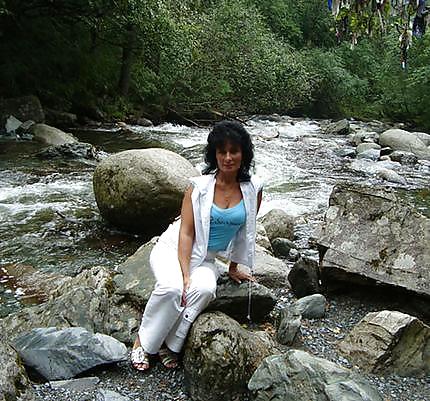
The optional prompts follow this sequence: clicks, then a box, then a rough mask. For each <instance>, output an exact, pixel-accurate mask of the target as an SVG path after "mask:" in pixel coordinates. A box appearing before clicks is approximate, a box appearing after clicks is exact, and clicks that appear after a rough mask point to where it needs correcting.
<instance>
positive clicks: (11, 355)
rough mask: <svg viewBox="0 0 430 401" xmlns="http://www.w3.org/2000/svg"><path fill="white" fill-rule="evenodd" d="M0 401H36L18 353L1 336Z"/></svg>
mask: <svg viewBox="0 0 430 401" xmlns="http://www.w3.org/2000/svg"><path fill="white" fill-rule="evenodd" d="M0 401H36V395H35V394H34V391H33V388H32V386H31V383H30V380H29V379H28V376H27V373H26V372H25V369H24V366H23V365H22V363H21V360H20V358H19V356H18V353H17V352H16V351H15V350H14V349H13V348H12V347H11V346H10V345H9V344H8V343H7V341H6V339H5V338H4V337H3V336H2V338H1V341H0Z"/></svg>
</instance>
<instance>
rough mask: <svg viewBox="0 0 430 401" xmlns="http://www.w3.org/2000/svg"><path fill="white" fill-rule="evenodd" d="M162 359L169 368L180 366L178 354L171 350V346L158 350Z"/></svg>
mask: <svg viewBox="0 0 430 401" xmlns="http://www.w3.org/2000/svg"><path fill="white" fill-rule="evenodd" d="M158 356H159V357H160V361H161V363H162V364H163V366H164V367H165V368H167V369H175V368H176V367H177V366H178V354H176V353H175V352H173V351H170V350H169V348H167V347H165V348H161V349H160V351H159V352H158Z"/></svg>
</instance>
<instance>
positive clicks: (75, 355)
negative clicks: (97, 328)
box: [13, 327, 127, 380]
mask: <svg viewBox="0 0 430 401" xmlns="http://www.w3.org/2000/svg"><path fill="white" fill-rule="evenodd" d="M13 344H14V347H15V348H16V350H17V351H18V353H19V355H20V357H21V358H22V359H23V361H24V363H25V365H26V366H30V367H31V368H33V369H35V370H36V371H37V372H38V373H39V374H41V375H42V376H43V377H45V378H46V379H48V380H58V379H70V378H72V377H74V376H76V375H77V374H79V373H82V372H85V371H86V370H88V369H91V368H94V367H96V366H98V365H103V364H108V363H114V362H119V361H123V360H126V359H127V348H126V346H125V345H124V344H122V343H120V342H119V341H118V340H115V339H114V338H112V337H109V336H106V335H104V334H100V333H96V334H93V333H90V332H88V331H87V330H85V329H84V328H82V327H70V328H66V329H62V330H57V329H56V328H55V327H48V328H37V329H33V330H31V331H30V332H28V333H23V334H21V335H19V336H18V337H16V338H15V339H14V341H13Z"/></svg>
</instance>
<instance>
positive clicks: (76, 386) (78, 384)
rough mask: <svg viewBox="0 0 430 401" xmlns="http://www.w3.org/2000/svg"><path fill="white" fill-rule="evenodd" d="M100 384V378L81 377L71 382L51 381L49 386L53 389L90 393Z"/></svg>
mask: <svg viewBox="0 0 430 401" xmlns="http://www.w3.org/2000/svg"><path fill="white" fill-rule="evenodd" d="M99 383H100V379H99V378H98V377H95V376H94V377H81V378H79V379H71V380H56V381H50V382H49V386H50V387H51V388H55V389H57V388H62V389H65V390H71V391H88V390H92V389H94V388H95V387H96V386H97V384H99Z"/></svg>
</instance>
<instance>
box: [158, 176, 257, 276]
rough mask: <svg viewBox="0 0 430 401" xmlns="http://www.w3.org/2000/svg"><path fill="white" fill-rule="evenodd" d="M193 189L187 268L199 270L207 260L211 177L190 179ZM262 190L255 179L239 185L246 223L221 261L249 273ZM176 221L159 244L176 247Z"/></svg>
mask: <svg viewBox="0 0 430 401" xmlns="http://www.w3.org/2000/svg"><path fill="white" fill-rule="evenodd" d="M190 181H191V184H192V185H193V191H192V193H191V202H192V205H193V215H194V230H195V236H194V244H193V248H192V252H191V260H190V268H192V267H195V266H199V265H200V264H201V263H202V262H203V261H204V260H205V258H206V256H207V250H208V242H209V228H210V213H211V207H212V204H213V199H214V191H215V182H216V179H215V175H214V174H208V175H202V176H199V177H192V178H190ZM262 188H263V185H262V182H261V181H260V180H258V179H257V178H256V177H254V176H253V177H251V181H248V182H241V183H240V189H241V191H242V196H243V200H244V204H245V211H246V222H245V224H244V225H243V226H242V227H241V228H240V229H239V231H238V232H237V233H236V235H235V236H234V237H233V239H232V240H231V242H230V244H229V246H228V248H227V250H226V251H224V252H219V254H220V255H222V256H224V257H225V258H227V259H229V260H231V261H233V262H236V263H240V264H243V265H245V266H248V267H249V268H251V269H252V267H253V266H254V259H255V235H256V220H257V195H258V193H259V192H260V191H261V189H262ZM179 227H180V220H179V219H178V220H176V221H175V222H173V223H172V224H171V225H170V226H169V228H168V229H167V230H166V231H165V232H164V233H163V234H162V235H161V237H160V239H159V241H161V242H164V243H165V244H167V245H170V246H174V247H175V248H176V249H177V247H178V241H179Z"/></svg>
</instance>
